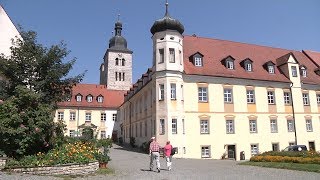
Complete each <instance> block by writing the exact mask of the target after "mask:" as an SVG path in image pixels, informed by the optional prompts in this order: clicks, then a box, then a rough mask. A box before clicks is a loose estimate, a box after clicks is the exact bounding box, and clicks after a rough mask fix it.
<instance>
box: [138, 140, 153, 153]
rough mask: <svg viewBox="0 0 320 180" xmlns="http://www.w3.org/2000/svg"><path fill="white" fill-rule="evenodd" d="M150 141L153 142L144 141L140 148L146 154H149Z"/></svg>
mask: <svg viewBox="0 0 320 180" xmlns="http://www.w3.org/2000/svg"><path fill="white" fill-rule="evenodd" d="M150 143H151V141H146V142H144V143H142V144H141V146H140V149H141V150H142V151H143V152H144V153H146V154H149V147H150Z"/></svg>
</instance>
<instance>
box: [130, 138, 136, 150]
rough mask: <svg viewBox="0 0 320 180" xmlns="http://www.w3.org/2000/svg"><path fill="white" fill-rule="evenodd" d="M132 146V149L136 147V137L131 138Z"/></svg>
mask: <svg viewBox="0 0 320 180" xmlns="http://www.w3.org/2000/svg"><path fill="white" fill-rule="evenodd" d="M130 145H131V147H133V148H134V147H136V139H135V138H134V137H130Z"/></svg>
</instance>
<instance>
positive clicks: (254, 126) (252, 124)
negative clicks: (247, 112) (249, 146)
mask: <svg viewBox="0 0 320 180" xmlns="http://www.w3.org/2000/svg"><path fill="white" fill-rule="evenodd" d="M249 130H250V133H257V120H249Z"/></svg>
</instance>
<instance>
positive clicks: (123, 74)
mask: <svg viewBox="0 0 320 180" xmlns="http://www.w3.org/2000/svg"><path fill="white" fill-rule="evenodd" d="M122 81H124V72H123V73H122Z"/></svg>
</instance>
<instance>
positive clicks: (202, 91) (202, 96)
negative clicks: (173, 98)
mask: <svg viewBox="0 0 320 180" xmlns="http://www.w3.org/2000/svg"><path fill="white" fill-rule="evenodd" d="M207 91H208V88H207V87H198V100H199V102H208V93H207Z"/></svg>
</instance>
